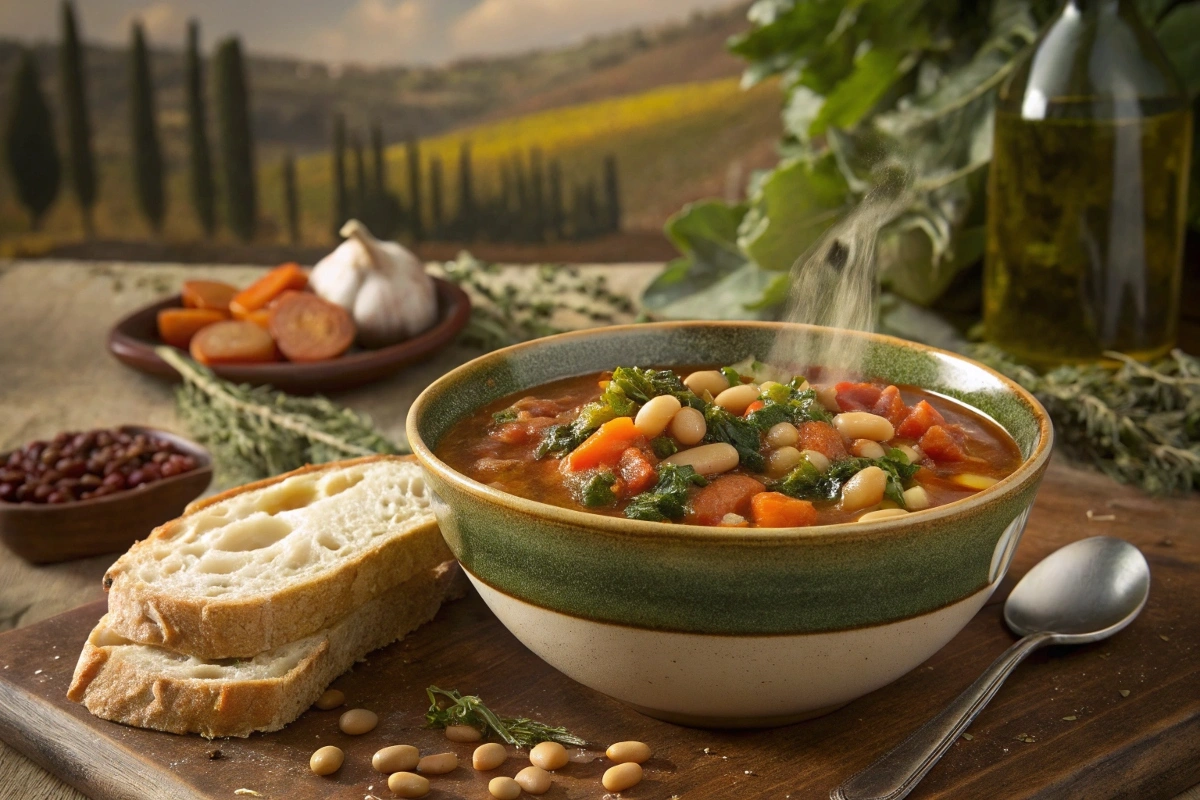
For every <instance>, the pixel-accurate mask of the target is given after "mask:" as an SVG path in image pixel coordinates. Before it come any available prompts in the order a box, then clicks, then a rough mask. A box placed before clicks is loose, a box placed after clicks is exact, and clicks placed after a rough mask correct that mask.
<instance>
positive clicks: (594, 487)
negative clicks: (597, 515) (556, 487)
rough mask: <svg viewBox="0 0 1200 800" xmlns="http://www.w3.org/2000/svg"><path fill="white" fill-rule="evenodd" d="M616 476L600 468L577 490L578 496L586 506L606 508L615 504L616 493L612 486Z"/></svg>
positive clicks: (615, 481)
mask: <svg viewBox="0 0 1200 800" xmlns="http://www.w3.org/2000/svg"><path fill="white" fill-rule="evenodd" d="M616 483H617V476H616V475H613V474H612V473H611V472H609V471H608V470H602V471H600V472H597V473H596V474H595V475H593V476H592V477H590V478H588V479H587V482H586V483H584V484H583V488H581V489H580V491H579V498H580V500H582V501H583V504H584V505H585V506H587V507H588V508H602V507H604V508H606V507H611V506H615V505H616V504H617V495H616V493H615V492H614V491H613V486H614V485H616Z"/></svg>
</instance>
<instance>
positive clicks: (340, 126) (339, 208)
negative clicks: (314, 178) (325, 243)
mask: <svg viewBox="0 0 1200 800" xmlns="http://www.w3.org/2000/svg"><path fill="white" fill-rule="evenodd" d="M349 219H350V195H349V194H348V193H347V192H346V117H345V115H343V114H341V113H338V114H334V115H333V238H334V239H335V240H336V239H339V238H341V233H340V231H341V230H342V226H343V225H345V224H346V222H347V221H348V220H349Z"/></svg>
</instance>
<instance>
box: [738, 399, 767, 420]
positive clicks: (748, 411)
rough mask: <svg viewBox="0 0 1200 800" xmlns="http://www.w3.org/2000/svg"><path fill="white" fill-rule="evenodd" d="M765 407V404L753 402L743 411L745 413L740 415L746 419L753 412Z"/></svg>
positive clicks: (758, 401)
mask: <svg viewBox="0 0 1200 800" xmlns="http://www.w3.org/2000/svg"><path fill="white" fill-rule="evenodd" d="M766 407H767V404H766V403H764V402H763V401H762V400H755V401H754V402H753V403H751V404H750V405H748V406H746V411H745V413H743V414H742V416H743V417H748V416H750V415H751V414H753V413H754V412H755V411H758V410H759V409H760V408H766Z"/></svg>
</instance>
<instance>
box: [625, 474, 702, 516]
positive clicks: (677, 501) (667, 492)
mask: <svg viewBox="0 0 1200 800" xmlns="http://www.w3.org/2000/svg"><path fill="white" fill-rule="evenodd" d="M707 483H708V481H706V480H704V476H703V475H700V474H699V473H697V472H696V470H695V469H694V468H692V467H690V466H687V465H684V466H679V465H676V464H659V465H658V483H656V484H654V488H653V489H649V490H647V491H645V492H642V493H641V494H639V495H637V496H635V497H634V498H633V499H632V500H630V501H629V505H627V506H625V516H627V517H629V518H630V519H644V520H649V521H650V522H666V521H668V520H672V521H675V520H680V519H683V515H684V514H685V513H687V500H688V488H689V487H691V486H705V485H707Z"/></svg>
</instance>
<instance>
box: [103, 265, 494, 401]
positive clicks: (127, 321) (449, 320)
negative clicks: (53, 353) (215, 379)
mask: <svg viewBox="0 0 1200 800" xmlns="http://www.w3.org/2000/svg"><path fill="white" fill-rule="evenodd" d="M434 283H436V284H437V296H438V321H437V322H436V323H435V324H434V326H433V327H432V328H430V329H429V330H427V331H425V332H424V333H421V334H418V335H417V336H414V337H413V338H411V339H406V340H405V341H403V342H400V343H398V344H394V345H391V346H390V347H381V348H380V349H378V350H358V349H355V350H351V351H350V352H348V353H346V354H344V355H341V356H339V357H337V358H332V359H330V360H328V361H314V362H311V363H305V364H295V363H292V362H289V361H279V362H273V363H270V364H224V365H221V366H216V367H213V368H212V370H213V372H215V373H217V375H220V376H221V377H222V378H225V379H226V380H230V381H233V382H235V383H249V384H252V385H255V386H261V385H263V384H267V385H270V386H274V387H275V388H276V389H281V390H283V391H285V392H291V393H292V394H313V393H315V392H323V393H326V392H336V391H339V390H342V389H350V388H352V387H355V386H362V385H363V384H365V383H371V382H372V381H377V380H379V379H380V378H385V377H387V376H389V375H392V374H393V373H395V372H397V371H399V370H400V369H401V368H403V367H405V366H407V365H409V364H412V363H414V362H417V361H421V360H423V359H425V358H428V357H429V356H431V355H433V354H434V353H435V352H437V351H438V350H440V349H441V348H443V347H445V346H446V345H447V344H449V343H450V342H451V341H453V339H454V337H455V336H457V335H458V332H459V331H461V330H462V329H463V328H464V327H466V324H467V321H468V320H469V319H470V317H471V301H470V300H469V299H468V298H467V295H466V292H464V291H463V290H462V289H460V288H458V286H456V285H454V284H453V283H450V282H448V281H444V280H441V279H440V278H434ZM180 305H182V303H181V301H180V299H179V296H178V295H176V296H175V297H169V298H167V299H165V300H161V301H159V302H157V303H154V304H153V305H148V306H145V307H144V308H140V309H138V310H137V311H135V312H133V313H132V314H130V315H129V316H127V317H125V318H124V319H122V320H121V321H120V322H118V323H117V324H116V325H115V326H114V327H113V329H112V330H111V331H109V334H108V350H109V352H111V353H112V354H113V355H114V356H115V357H116V358H117V360H118V361H120V362H122V363H123V364H127V365H129V366H131V367H133V368H134V369H136V370H140V371H141V372H145V373H148V374H150V375H158V376H160V377H164V378H170V379H171V380H175V381H177V380H179V374H178V373H177V372H175V369H174V368H173V367H172V366H171V365H170V364H168V363H167V362H165V361H163V360H162V359H161V358H159V357H158V355H156V354H155V352H154V348H155V347H158V346H160V345H161V344H162V342H161V341H160V340H159V338H158V322H157V318H158V312H159V311H161V310H162V309H164V308H178V307H179V306H180Z"/></svg>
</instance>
